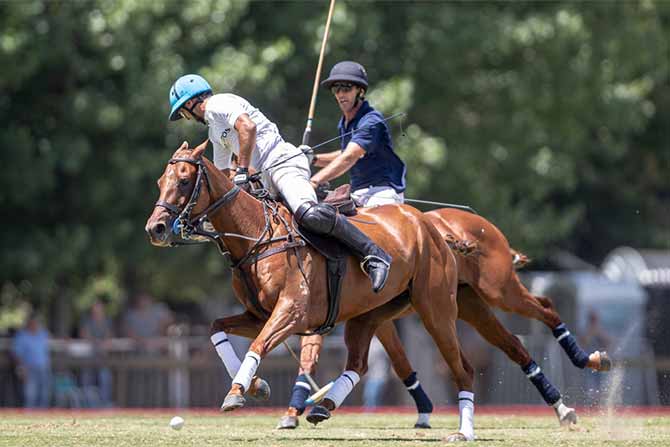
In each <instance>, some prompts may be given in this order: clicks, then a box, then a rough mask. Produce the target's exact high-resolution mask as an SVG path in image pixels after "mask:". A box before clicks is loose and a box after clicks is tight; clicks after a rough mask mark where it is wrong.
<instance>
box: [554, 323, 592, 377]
mask: <svg viewBox="0 0 670 447" xmlns="http://www.w3.org/2000/svg"><path fill="white" fill-rule="evenodd" d="M552 332H553V333H554V337H556V341H557V342H558V343H559V344H560V345H561V347H562V348H563V350H564V351H565V353H566V354H568V357H570V361H572V364H573V365H575V366H576V367H577V368H581V369H584V367H585V366H586V364H587V363H588V361H589V355H588V354H587V353H586V352H584V350H583V349H582V348H580V347H579V345H578V344H577V340H576V339H575V337H574V335H572V334H571V333H570V331H569V330H568V328H566V327H565V323H561V324H559V325H558V326H556V327H555V328H554V330H553V331H552Z"/></svg>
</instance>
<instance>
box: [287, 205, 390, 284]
mask: <svg viewBox="0 0 670 447" xmlns="http://www.w3.org/2000/svg"><path fill="white" fill-rule="evenodd" d="M295 217H296V220H297V221H298V222H299V223H300V224H301V225H302V226H304V227H305V228H306V229H307V230H309V231H313V232H315V233H317V234H323V235H329V236H332V237H334V238H336V239H337V240H339V241H340V242H342V243H343V244H344V245H346V246H347V247H349V249H350V250H351V251H352V252H353V253H354V255H355V256H356V257H357V258H358V259H359V260H360V261H361V268H362V269H363V271H364V272H365V273H366V274H367V275H368V276H369V277H370V280H371V281H372V290H373V291H374V292H375V293H377V292H379V291H380V290H381V289H382V288H383V287H384V284H386V279H387V278H388V275H389V269H390V268H391V256H389V255H388V254H387V253H386V252H385V251H384V250H382V249H381V248H380V247H379V246H377V244H375V243H374V242H372V241H371V240H370V238H369V237H367V236H366V235H365V234H364V233H363V232H362V231H361V230H359V229H358V228H356V227H355V226H354V225H353V224H352V223H351V222H349V221H348V220H347V218H346V217H344V216H342V215H340V214H338V213H337V210H336V209H335V207H333V206H332V205H327V204H324V203H318V204H317V203H314V202H306V203H303V204H302V205H300V207H299V208H298V209H297V210H296V211H295Z"/></svg>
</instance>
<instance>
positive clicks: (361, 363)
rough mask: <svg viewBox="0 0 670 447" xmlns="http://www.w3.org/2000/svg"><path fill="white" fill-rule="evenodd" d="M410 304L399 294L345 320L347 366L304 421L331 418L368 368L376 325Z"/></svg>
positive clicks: (315, 421) (396, 314) (407, 297)
mask: <svg viewBox="0 0 670 447" xmlns="http://www.w3.org/2000/svg"><path fill="white" fill-rule="evenodd" d="M409 305H410V301H409V294H403V295H400V296H398V297H396V298H394V299H393V300H391V301H389V302H387V303H386V304H384V305H382V306H380V307H377V308H375V309H373V310H371V311H368V312H366V313H364V314H362V315H359V316H357V317H356V318H353V319H351V320H349V321H347V323H346V325H345V327H344V342H345V344H346V346H347V366H346V369H345V371H344V372H343V373H342V374H340V377H338V378H337V380H335V382H334V384H333V386H332V387H331V388H330V389H329V390H328V392H327V393H326V395H325V397H324V398H323V402H321V404H319V405H316V406H314V407H313V408H312V410H311V411H310V412H309V415H308V416H307V421H308V422H310V423H312V424H315V425H316V424H318V423H319V422H322V421H325V420H326V419H329V418H330V412H331V411H333V410H335V409H336V408H337V407H339V406H340V405H341V404H342V402H343V401H344V399H345V398H346V397H347V396H348V395H349V393H351V391H352V390H353V389H354V387H355V386H356V385H357V384H358V382H359V381H360V380H361V376H362V375H364V374H365V373H366V372H367V370H368V352H369V350H370V341H371V340H372V336H373V335H374V333H375V331H376V330H377V329H378V328H379V326H380V325H381V324H382V323H383V322H385V321H387V320H390V319H393V318H395V317H396V316H398V315H399V314H401V313H402V312H403V311H405V310H407V309H408V307H409Z"/></svg>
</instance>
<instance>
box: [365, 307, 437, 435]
mask: <svg viewBox="0 0 670 447" xmlns="http://www.w3.org/2000/svg"><path fill="white" fill-rule="evenodd" d="M375 335H376V336H377V338H378V339H379V341H380V342H381V344H382V346H384V350H386V353H387V354H388V356H389V359H390V360H391V365H392V366H393V370H394V371H395V373H396V375H397V376H398V378H400V380H402V382H403V384H404V385H405V387H406V388H407V391H408V392H409V394H410V396H412V399H414V403H415V405H416V411H417V421H416V423H415V424H414V428H431V427H430V414H431V413H432V412H433V402H431V400H430V398H429V397H428V395H427V394H426V392H425V391H424V390H423V387H422V386H421V382H419V379H418V378H417V373H416V371H414V369H413V368H412V365H411V364H410V362H409V359H408V358H407V354H406V353H405V349H404V348H403V346H402V341H401V340H400V337H399V336H398V331H397V330H396V328H395V325H394V324H393V321H391V320H389V321H387V322H385V323H383V324H382V325H381V326H379V328H377V332H375Z"/></svg>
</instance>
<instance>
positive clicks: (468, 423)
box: [458, 391, 475, 441]
mask: <svg viewBox="0 0 670 447" xmlns="http://www.w3.org/2000/svg"><path fill="white" fill-rule="evenodd" d="M458 411H459V413H460V416H461V421H460V423H459V426H458V431H459V432H460V433H462V434H463V435H464V436H465V437H466V438H467V440H468V441H473V440H474V439H475V395H474V393H471V392H470V391H460V392H459V393H458Z"/></svg>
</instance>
